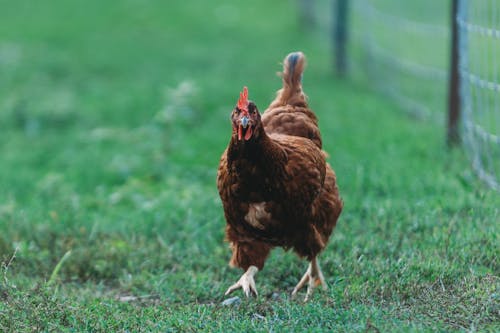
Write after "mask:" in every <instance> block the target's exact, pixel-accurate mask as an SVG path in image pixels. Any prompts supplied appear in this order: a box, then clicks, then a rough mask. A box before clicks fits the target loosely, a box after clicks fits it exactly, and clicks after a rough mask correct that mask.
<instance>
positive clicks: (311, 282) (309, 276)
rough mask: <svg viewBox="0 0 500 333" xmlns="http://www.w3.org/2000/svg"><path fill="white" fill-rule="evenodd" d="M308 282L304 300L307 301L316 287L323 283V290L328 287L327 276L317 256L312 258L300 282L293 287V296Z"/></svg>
mask: <svg viewBox="0 0 500 333" xmlns="http://www.w3.org/2000/svg"><path fill="white" fill-rule="evenodd" d="M306 282H307V283H308V285H307V293H306V297H305V299H304V302H307V301H308V300H309V298H310V297H311V295H312V293H313V290H314V288H315V287H317V286H319V285H321V286H322V287H323V290H326V289H327V285H326V282H325V278H324V277H323V273H322V272H321V269H320V268H319V264H318V260H317V259H316V257H314V258H313V259H312V260H311V262H310V263H309V267H308V268H307V271H306V273H305V274H304V276H302V279H300V281H299V283H297V285H296V286H295V288H294V289H293V291H292V298H293V297H295V296H297V292H298V291H299V290H300V289H301V288H302V287H303V286H304V285H305V284H306Z"/></svg>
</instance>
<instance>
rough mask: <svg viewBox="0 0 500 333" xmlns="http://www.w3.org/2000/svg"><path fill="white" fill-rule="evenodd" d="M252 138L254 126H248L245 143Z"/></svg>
mask: <svg viewBox="0 0 500 333" xmlns="http://www.w3.org/2000/svg"><path fill="white" fill-rule="evenodd" d="M251 137H252V126H248V129H247V132H246V133H245V141H248V140H250V138H251Z"/></svg>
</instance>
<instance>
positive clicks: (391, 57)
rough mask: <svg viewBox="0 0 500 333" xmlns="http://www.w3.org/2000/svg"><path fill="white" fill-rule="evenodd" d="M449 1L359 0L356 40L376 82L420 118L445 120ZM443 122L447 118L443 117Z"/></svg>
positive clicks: (355, 5)
mask: <svg viewBox="0 0 500 333" xmlns="http://www.w3.org/2000/svg"><path fill="white" fill-rule="evenodd" d="M449 9H450V7H449V2H448V1H435V0H419V1H400V0H355V1H353V12H352V14H353V29H354V30H353V31H354V40H355V41H357V42H358V43H359V45H360V46H361V48H362V51H363V54H364V57H365V58H364V59H363V61H362V64H364V66H365V71H366V72H367V73H368V74H369V78H370V80H371V81H372V82H373V84H374V86H375V87H377V88H378V89H379V90H381V91H382V92H383V93H385V94H387V95H388V96H390V97H391V98H392V99H394V100H395V101H397V102H398V103H399V104H400V105H401V106H402V109H403V110H407V111H408V112H410V113H411V114H412V115H414V116H417V117H419V118H432V119H434V120H435V121H439V122H443V121H444V119H445V118H444V116H445V115H444V114H443V110H444V109H445V107H446V94H447V84H446V82H447V78H448V58H449V57H448V54H449V53H448V52H449V39H450V31H449V27H448V24H447V23H448V22H449V16H450V15H449V13H450V11H449ZM443 123H444V122H443Z"/></svg>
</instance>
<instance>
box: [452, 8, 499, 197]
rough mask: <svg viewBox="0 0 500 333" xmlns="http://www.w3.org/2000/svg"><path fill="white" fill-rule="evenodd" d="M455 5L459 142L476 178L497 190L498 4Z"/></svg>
mask: <svg viewBox="0 0 500 333" xmlns="http://www.w3.org/2000/svg"><path fill="white" fill-rule="evenodd" d="M458 3H459V10H458V14H457V17H456V20H457V23H458V27H459V36H460V39H459V47H460V54H461V58H460V59H461V61H460V76H461V82H462V89H461V99H462V105H463V124H464V126H463V142H464V145H465V147H466V149H467V152H468V154H469V156H470V158H471V160H472V166H473V168H474V170H475V171H476V173H477V174H478V176H479V177H480V178H481V179H482V180H483V181H485V182H486V183H487V184H488V185H489V186H490V187H492V188H494V189H496V190H498V191H500V180H499V178H500V83H499V82H500V81H499V78H500V59H498V57H499V56H500V4H499V3H498V1H495V0H483V1H465V0H459V1H458Z"/></svg>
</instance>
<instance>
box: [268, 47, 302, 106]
mask: <svg viewBox="0 0 500 333" xmlns="http://www.w3.org/2000/svg"><path fill="white" fill-rule="evenodd" d="M305 65H306V58H305V56H304V54H303V53H302V52H292V53H290V54H289V55H287V56H286V58H285V60H284V62H283V73H282V74H281V76H282V79H283V88H282V89H280V90H279V91H278V93H277V96H276V99H275V100H274V101H273V102H272V103H271V105H270V106H271V107H276V106H280V105H294V106H307V102H306V95H305V94H304V92H303V91H302V74H303V72H304V68H305Z"/></svg>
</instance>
